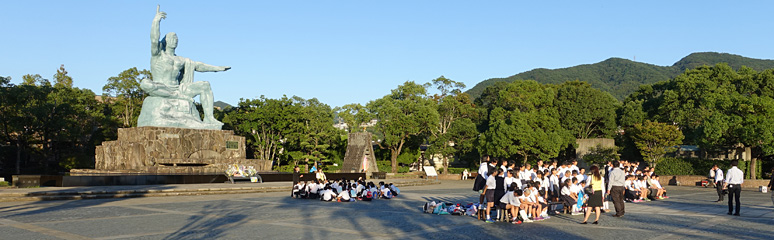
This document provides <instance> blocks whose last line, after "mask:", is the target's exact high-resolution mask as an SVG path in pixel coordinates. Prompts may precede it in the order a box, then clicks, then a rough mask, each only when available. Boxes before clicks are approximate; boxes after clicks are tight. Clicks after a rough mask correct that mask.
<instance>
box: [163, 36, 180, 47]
mask: <svg viewBox="0 0 774 240" xmlns="http://www.w3.org/2000/svg"><path fill="white" fill-rule="evenodd" d="M167 47H169V48H172V49H175V48H177V34H175V33H174V32H170V33H167V35H166V36H164V38H162V39H161V48H163V49H167Z"/></svg>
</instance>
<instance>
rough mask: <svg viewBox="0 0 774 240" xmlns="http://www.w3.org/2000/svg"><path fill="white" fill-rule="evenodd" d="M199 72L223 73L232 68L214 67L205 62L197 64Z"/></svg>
mask: <svg viewBox="0 0 774 240" xmlns="http://www.w3.org/2000/svg"><path fill="white" fill-rule="evenodd" d="M195 63H196V69H195V70H196V71H197V72H222V71H226V70H229V69H231V67H225V66H224V67H220V66H213V65H209V64H206V63H203V62H195Z"/></svg>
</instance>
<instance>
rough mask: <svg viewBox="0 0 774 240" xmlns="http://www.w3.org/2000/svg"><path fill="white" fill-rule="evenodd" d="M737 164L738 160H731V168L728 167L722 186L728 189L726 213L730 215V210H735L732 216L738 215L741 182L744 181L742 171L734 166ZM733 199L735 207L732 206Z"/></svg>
mask: <svg viewBox="0 0 774 240" xmlns="http://www.w3.org/2000/svg"><path fill="white" fill-rule="evenodd" d="M737 165H739V161H737V160H733V161H731V169H728V173H727V174H726V183H725V185H724V188H726V189H728V215H731V211H732V210H736V212H734V216H739V208H740V207H741V206H740V205H741V203H740V202H739V195H740V194H741V193H742V183H744V173H743V172H742V170H739V168H737V167H736V166H737ZM734 201H736V208H734Z"/></svg>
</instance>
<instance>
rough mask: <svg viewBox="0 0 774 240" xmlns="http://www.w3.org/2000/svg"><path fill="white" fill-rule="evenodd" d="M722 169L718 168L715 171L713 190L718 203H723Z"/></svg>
mask: <svg viewBox="0 0 774 240" xmlns="http://www.w3.org/2000/svg"><path fill="white" fill-rule="evenodd" d="M723 180H724V179H723V169H720V168H718V170H717V171H715V188H717V189H716V190H717V191H718V202H722V201H723V196H725V194H723Z"/></svg>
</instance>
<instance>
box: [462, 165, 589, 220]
mask: <svg viewBox="0 0 774 240" xmlns="http://www.w3.org/2000/svg"><path fill="white" fill-rule="evenodd" d="M583 173H584V170H582V169H579V168H578V166H577V161H572V162H564V163H562V164H561V165H560V164H559V163H558V162H555V161H554V162H550V163H544V162H543V161H538V163H537V164H536V165H535V167H534V168H533V167H532V165H530V164H526V165H524V166H523V167H519V166H516V164H515V163H509V162H507V161H499V160H493V161H489V158H488V157H484V162H483V163H482V164H481V166H480V167H479V170H478V176H477V177H476V180H475V183H474V186H473V190H474V191H478V192H479V193H480V198H479V203H484V202H486V210H485V213H486V220H487V222H494V220H492V217H491V212H492V209H494V208H495V207H498V208H500V209H506V210H509V211H512V213H515V212H520V211H523V215H522V219H523V220H524V222H531V221H535V220H538V221H539V220H544V219H547V218H550V217H549V216H548V212H550V210H549V208H550V207H549V206H550V205H549V203H550V202H558V201H559V199H560V198H561V199H563V200H568V201H569V199H568V198H567V197H568V196H569V197H571V198H573V199H572V201H573V203H575V202H577V201H578V198H577V196H578V195H577V192H578V191H579V190H580V189H582V187H580V186H583V184H586V183H587V182H589V184H591V182H590V181H591V179H590V178H589V177H588V176H587V175H585V174H583ZM579 182H580V183H579ZM598 184H599V183H597V185H598ZM560 186H561V187H560ZM600 186H601V185H600ZM600 186H597V188H598V189H599V190H600V191H602V190H603V189H602V187H600ZM570 188H571V189H572V191H573V192H575V194H564V196H563V194H561V193H562V192H567V191H570V190H569V189H570ZM581 194H582V193H581ZM600 195H601V194H600ZM600 202H602V201H600ZM515 203H518V205H517V204H515ZM583 203H585V201H582V202H581V205H582V204H583ZM600 204H601V203H600ZM600 207H601V205H600ZM579 209H580V208H579ZM520 213H521V212H520ZM513 216H514V217H515V216H517V215H515V214H514V215H513ZM514 223H520V222H516V221H514Z"/></svg>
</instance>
